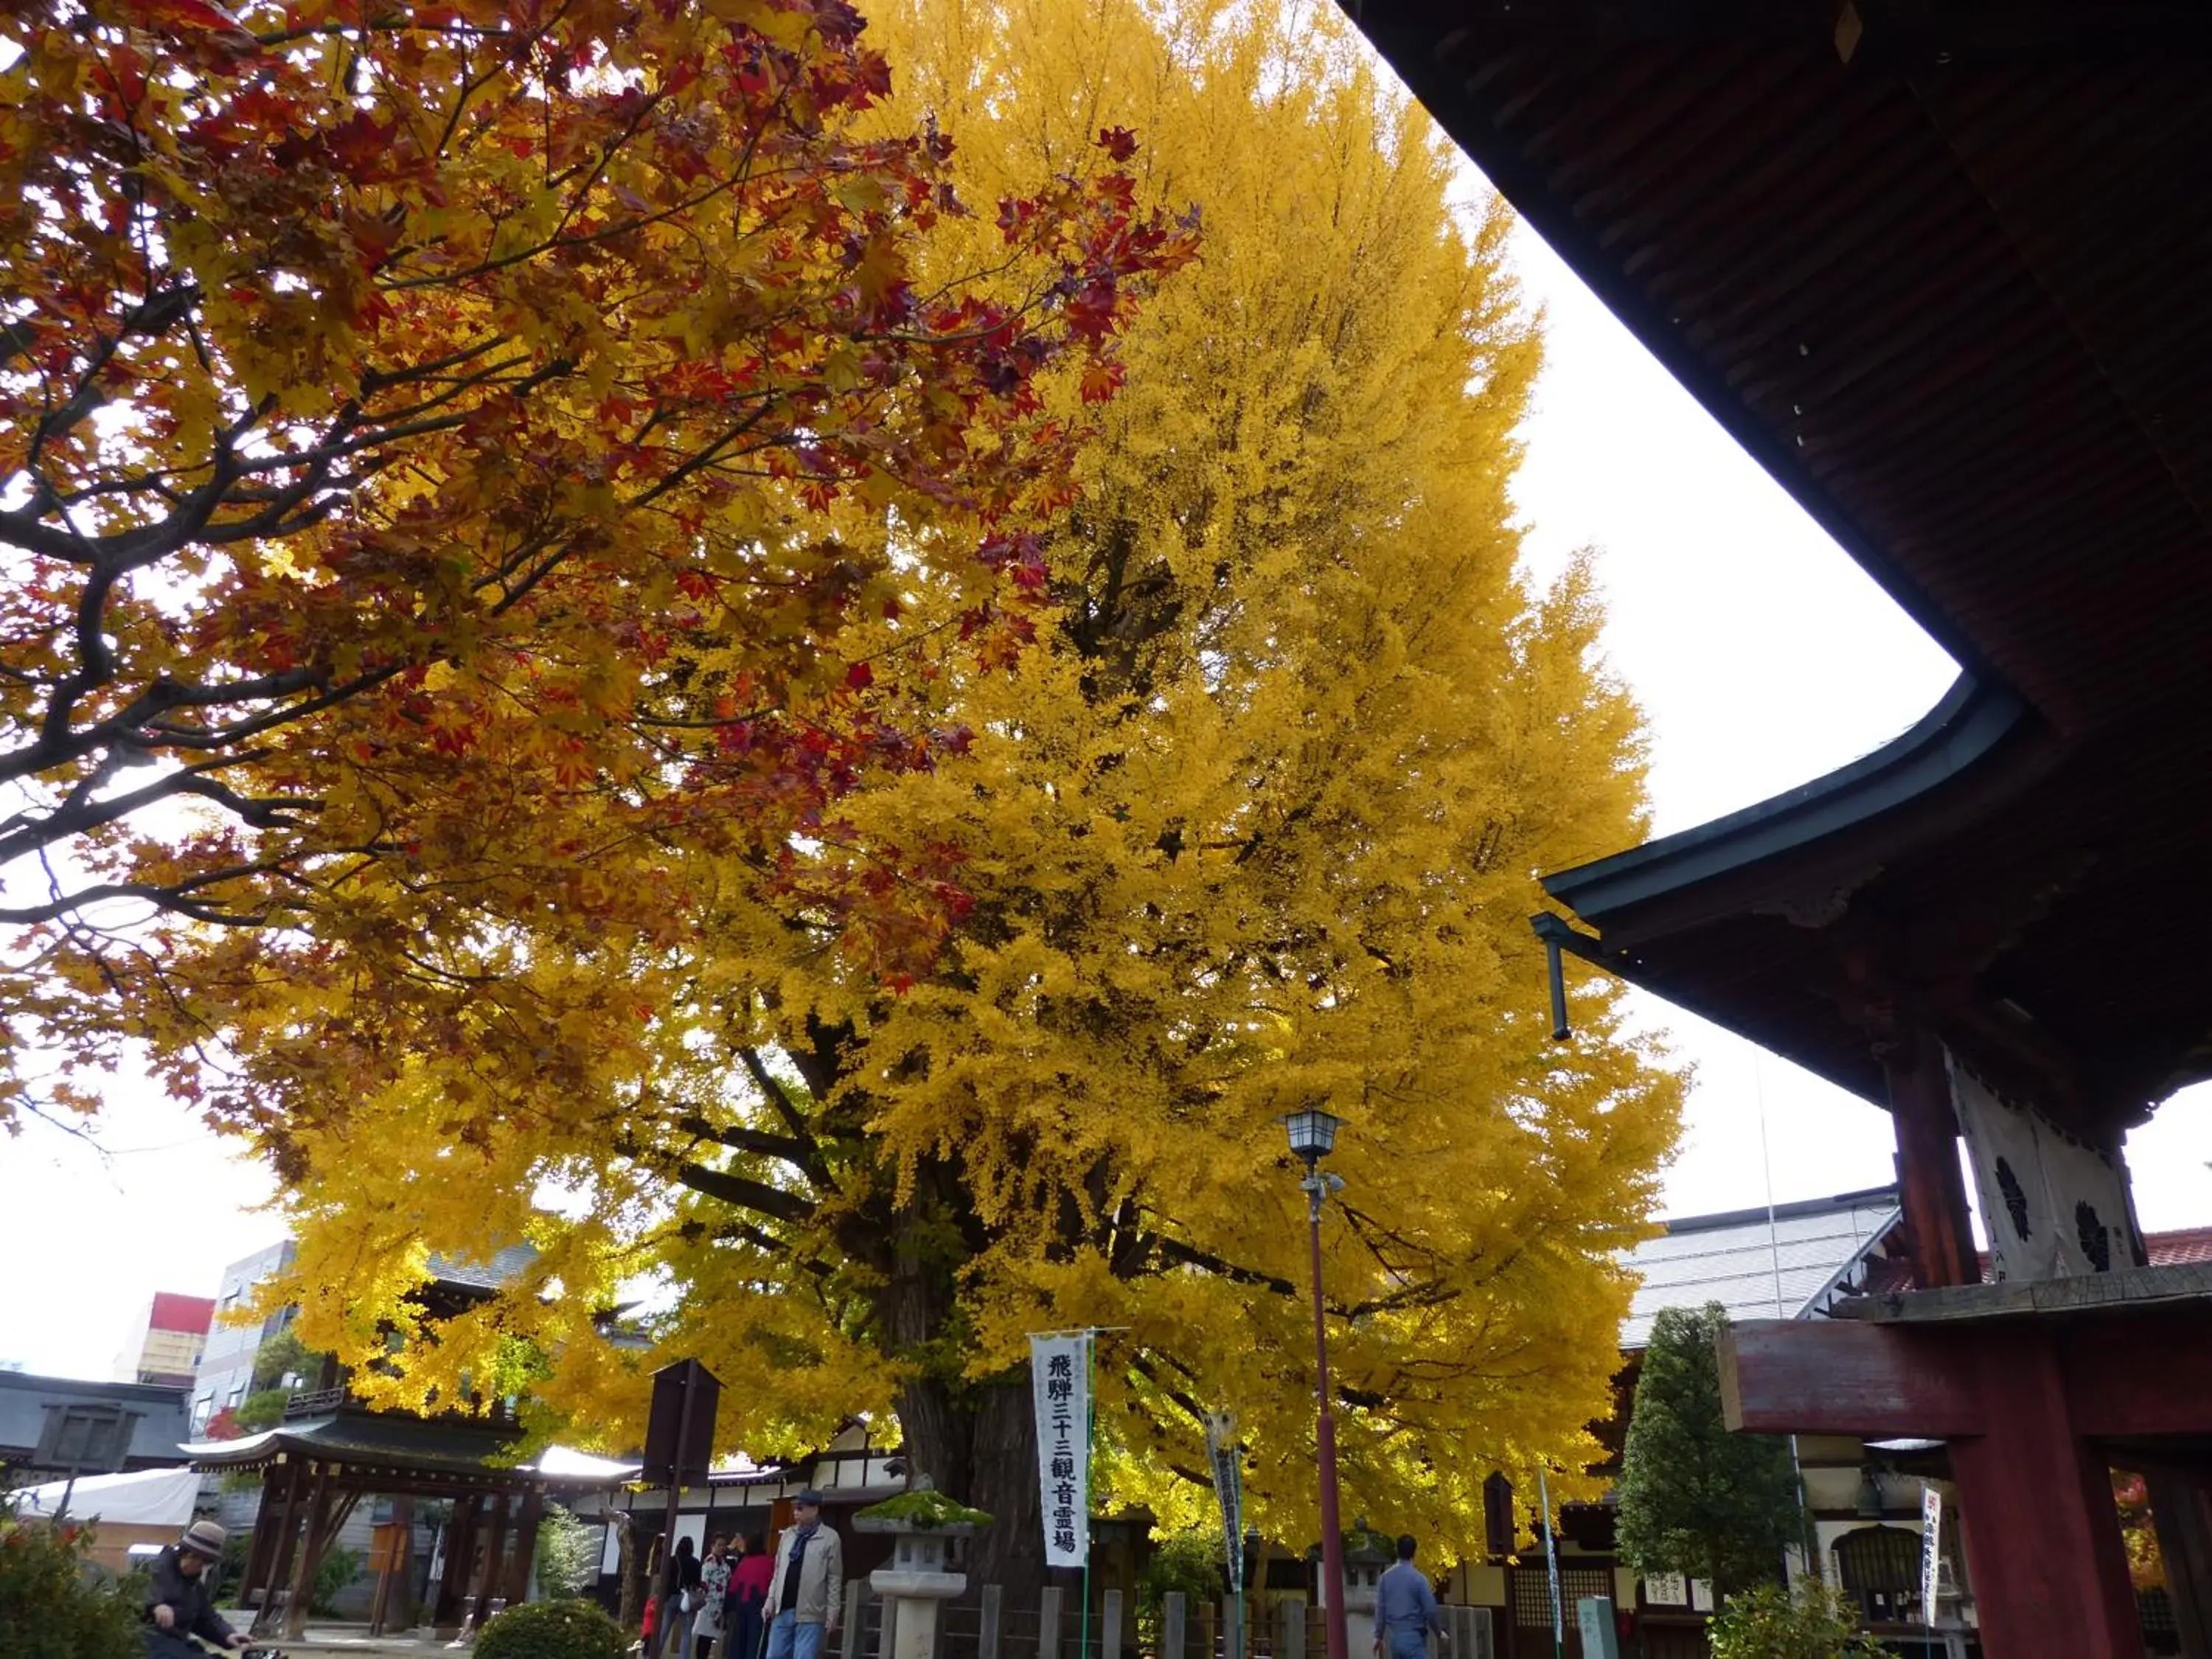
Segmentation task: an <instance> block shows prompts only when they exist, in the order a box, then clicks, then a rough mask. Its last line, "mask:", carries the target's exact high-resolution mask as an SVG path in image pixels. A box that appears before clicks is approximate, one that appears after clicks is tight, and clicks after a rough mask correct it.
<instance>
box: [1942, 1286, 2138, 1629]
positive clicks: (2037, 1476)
mask: <svg viewBox="0 0 2212 1659" xmlns="http://www.w3.org/2000/svg"><path fill="white" fill-rule="evenodd" d="M1973 1339H1974V1348H1975V1354H1974V1361H1975V1369H1976V1370H1978V1373H1979V1382H1980V1388H1979V1389H1978V1395H1979V1405H1980V1408H1981V1412H1982V1414H1983V1432H1982V1433H1980V1434H1979V1435H1977V1436H1973V1437H1966V1438H1961V1439H1956V1440H1954V1441H1952V1442H1951V1468H1952V1471H1953V1473H1954V1474H1955V1475H1956V1476H1957V1478H1958V1486H1959V1523H1960V1529H1961V1531H1962V1533H1963V1534H1964V1536H1965V1539H1966V1570H1967V1572H1968V1573H1969V1574H1970V1575H1971V1576H1972V1579H1973V1584H1974V1604H1975V1607H1977V1609H1978V1611H1979V1613H1980V1616H1981V1633H1982V1646H1983V1650H1984V1652H1986V1653H1989V1654H1990V1655H1992V1656H2002V1659H2141V1656H2142V1651H2143V1641H2142V1623H2141V1621H2140V1620H2139V1619H2138V1618H2137V1617H2136V1597H2135V1589H2134V1586H2133V1585H2132V1584H2131V1583H2130V1582H2129V1579H2128V1562H2127V1553H2126V1552H2125V1550H2124V1548H2123V1547H2122V1546H2121V1543H2120V1517H2119V1511H2118V1510H2117V1509H2116V1508H2115V1507H2114V1506H2113V1503H2112V1470H2111V1468H2110V1467H2109V1466H2108V1465H2107V1464H2106V1461H2105V1455H2104V1454H2103V1453H2102V1452H2100V1451H2099V1450H2097V1449H2095V1448H2094V1447H2093V1446H2091V1445H2090V1444H2089V1443H2087V1442H2086V1441H2085V1440H2083V1439H2082V1437H2081V1436H2080V1435H2079V1434H2078V1433H2077V1432H2076V1431H2075V1427H2074V1423H2073V1420H2072V1414H2071V1413H2070V1412H2069V1409H2068V1403H2067V1396H2066V1385H2065V1379H2064V1377H2063V1376H2062V1374H2061V1372H2060V1369H2059V1364H2058V1359H2057V1354H2056V1353H2055V1352H2054V1351H2053V1346H2052V1339H2051V1334H2050V1333H2049V1332H2048V1331H2047V1330H2043V1329H2039V1328H2036V1327H2035V1326H2033V1324H2023V1325H2020V1326H2014V1327H2010V1328H2001V1327H1996V1326H1991V1325H1985V1326H1983V1327H1982V1328H1980V1329H1978V1330H1977V1331H1975V1332H1974V1333H1973Z"/></svg>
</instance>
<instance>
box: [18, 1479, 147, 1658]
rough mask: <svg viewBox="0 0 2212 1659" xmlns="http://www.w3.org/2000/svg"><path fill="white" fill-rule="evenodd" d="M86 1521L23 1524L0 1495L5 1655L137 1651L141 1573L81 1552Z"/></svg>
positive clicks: (140, 1651)
mask: <svg viewBox="0 0 2212 1659" xmlns="http://www.w3.org/2000/svg"><path fill="white" fill-rule="evenodd" d="M91 1535H92V1534H91V1531H90V1529H89V1528H84V1527H75V1526H70V1525H69V1524H67V1523H64V1524H63V1525H62V1526H60V1527H50V1526H48V1525H46V1523H45V1522H33V1523H31V1524H29V1525H26V1524H24V1523H23V1522H19V1521H18V1520H16V1518H15V1511H14V1510H13V1509H12V1508H10V1507H9V1506H8V1505H7V1504H6V1503H5V1502H4V1500H0V1653H4V1654H6V1655H7V1656H8V1659H144V1655H145V1652H146V1638H145V1637H144V1635H143V1634H142V1633H141V1625H140V1621H141V1620H142V1619H143V1616H144V1613H145V1593H146V1586H145V1581H144V1580H143V1578H139V1577H135V1576H134V1577H129V1578H125V1579H121V1580H117V1579H113V1578H111V1577H107V1576H106V1574H104V1573H102V1572H100V1570H99V1569H98V1568H97V1567H96V1566H94V1565H93V1564H92V1563H91V1562H90V1561H88V1559H86V1554H85V1552H86V1549H87V1547H88V1545H89V1542H90V1541H91Z"/></svg>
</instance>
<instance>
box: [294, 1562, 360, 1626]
mask: <svg viewBox="0 0 2212 1659" xmlns="http://www.w3.org/2000/svg"><path fill="white" fill-rule="evenodd" d="M358 1577H361V1552H360V1551H359V1550H349V1549H346V1548H343V1547H332V1548H331V1549H329V1550H327V1551H325V1553H324V1555H323V1559H322V1560H321V1561H320V1562H319V1563H318V1564H317V1565H316V1567H315V1583H314V1589H313V1591H312V1593H311V1594H310V1595H309V1597H308V1601H307V1611H308V1612H310V1613H313V1614H314V1615H315V1616H316V1617H317V1618H319V1619H329V1618H333V1617H335V1616H336V1615H337V1610H338V1607H337V1601H338V1597H339V1596H340V1595H343V1594H344V1593H345V1591H346V1589H347V1587H348V1586H349V1585H350V1584H351V1583H353V1581H354V1580H355V1579H356V1578H358Z"/></svg>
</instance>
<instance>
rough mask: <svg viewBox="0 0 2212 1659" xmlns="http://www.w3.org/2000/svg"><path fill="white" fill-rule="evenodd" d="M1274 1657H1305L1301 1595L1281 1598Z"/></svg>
mask: <svg viewBox="0 0 2212 1659" xmlns="http://www.w3.org/2000/svg"><path fill="white" fill-rule="evenodd" d="M1275 1659H1306V1598H1305V1597H1304V1596H1303V1595H1286V1596H1285V1597H1284V1598H1283V1631H1282V1634H1281V1635H1280V1636H1279V1638H1276V1643H1275ZM1458 1659H1474V1656H1473V1655H1471V1654H1461V1655H1459V1656H1458Z"/></svg>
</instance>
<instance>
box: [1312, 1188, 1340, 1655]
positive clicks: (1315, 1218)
mask: <svg viewBox="0 0 2212 1659" xmlns="http://www.w3.org/2000/svg"><path fill="white" fill-rule="evenodd" d="M1305 1189H1306V1224H1307V1231H1308V1232H1309V1234H1310V1236H1311V1242H1312V1245H1313V1312H1314V1379H1315V1381H1314V1399H1315V1401H1316V1404H1317V1405H1318V1406H1319V1407H1320V1414H1319V1416H1318V1417H1317V1418H1316V1420H1315V1424H1314V1444H1315V1449H1316V1452H1317V1453H1318V1455H1319V1462H1320V1466H1321V1468H1320V1474H1321V1571H1322V1589H1324V1590H1325V1591H1326V1592H1327V1595H1328V1601H1327V1603H1326V1605H1325V1608H1324V1615H1325V1618H1326V1621H1327V1622H1326V1624H1325V1625H1324V1626H1323V1628H1324V1629H1325V1630H1326V1632H1327V1633H1328V1659H1346V1648H1347V1646H1348V1645H1349V1644H1347V1642H1346V1638H1345V1632H1344V1526H1343V1523H1342V1522H1341V1521H1340V1519H1339V1517H1338V1510H1337V1498H1336V1413H1334V1412H1333V1411H1332V1410H1330V1409H1329V1387H1328V1326H1327V1325H1326V1324H1325V1323H1324V1322H1323V1321H1322V1289H1321V1206H1322V1197H1323V1196H1324V1195H1325V1194H1327V1193H1328V1181H1327V1180H1326V1178H1325V1177H1324V1176H1322V1174H1321V1172H1320V1170H1318V1169H1317V1168H1316V1167H1315V1166H1313V1165H1311V1164H1309V1165H1308V1166H1307V1171H1306V1179H1305Z"/></svg>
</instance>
